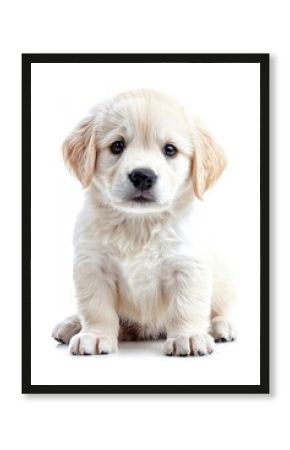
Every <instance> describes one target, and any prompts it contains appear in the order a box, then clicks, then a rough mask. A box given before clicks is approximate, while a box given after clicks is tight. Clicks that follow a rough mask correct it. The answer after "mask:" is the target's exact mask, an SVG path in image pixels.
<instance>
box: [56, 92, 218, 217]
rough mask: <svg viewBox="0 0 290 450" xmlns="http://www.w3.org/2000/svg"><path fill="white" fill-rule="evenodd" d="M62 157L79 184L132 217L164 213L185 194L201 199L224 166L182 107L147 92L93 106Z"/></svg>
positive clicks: (69, 139) (162, 96)
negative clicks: (188, 193)
mask: <svg viewBox="0 0 290 450" xmlns="http://www.w3.org/2000/svg"><path fill="white" fill-rule="evenodd" d="M64 153H65V158H66V160H67V161H68V163H69V165H70V166H71V168H72V169H73V170H74V171H75V173H76V174H77V176H78V177H79V179H80V180H81V182H82V183H83V185H84V186H88V185H89V184H91V183H92V184H93V185H94V186H95V187H96V188H97V190H98V191H99V193H101V196H102V199H103V201H105V202H106V203H109V204H110V205H111V206H112V207H114V208H118V209H121V210H123V211H128V212H136V213H140V212H141V213H149V212H154V211H157V212H158V211H161V210H165V209H169V208H170V206H171V205H172V204H173V203H174V202H177V201H178V199H180V198H181V197H182V196H183V195H184V194H185V192H188V191H189V190H191V192H192V193H193V191H194V192H195V193H196V195H197V196H199V197H200V196H201V195H202V193H203V192H204V190H205V189H206V188H207V187H208V186H209V185H210V184H212V182H213V181H214V179H215V178H216V177H217V176H218V174H217V172H221V170H222V168H223V166H224V161H222V160H221V156H220V155H221V153H219V150H218V147H217V146H215V145H213V141H212V139H211V138H210V137H209V136H208V135H207V134H206V133H205V132H202V131H201V130H198V129H195V128H194V127H193V124H192V123H191V122H190V121H189V119H188V117H187V115H186V113H185V111H184V110H183V108H182V107H181V106H180V105H179V104H177V103H176V102H175V101H173V100H172V99H169V98H168V97H166V96H164V95H162V94H159V93H156V92H152V91H135V92H128V93H125V94H121V95H119V96H117V97H115V98H114V99H112V100H109V101H107V102H105V103H104V104H102V105H100V106H98V107H97V108H96V110H95V111H94V113H93V114H92V115H91V116H90V117H89V118H88V119H85V120H84V121H83V122H82V123H81V124H80V125H79V126H78V127H77V129H76V130H75V131H74V132H73V133H72V135H71V136H69V138H68V139H67V141H66V142H65V144H64ZM199 153H201V154H199ZM209 153H212V156H210V155H209ZM210 160H211V161H210ZM211 164H212V166H213V167H212V169H210V168H209V167H208V168H207V167H206V166H210V165H211ZM208 169H209V170H208ZM206 172H211V173H206ZM214 172H216V174H214ZM210 177H211V178H212V180H210V179H209V178H210Z"/></svg>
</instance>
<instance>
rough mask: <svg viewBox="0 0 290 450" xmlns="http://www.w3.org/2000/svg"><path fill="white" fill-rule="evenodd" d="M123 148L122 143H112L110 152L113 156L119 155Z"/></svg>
mask: <svg viewBox="0 0 290 450" xmlns="http://www.w3.org/2000/svg"><path fill="white" fill-rule="evenodd" d="M124 148H125V144H124V142H123V141H115V142H113V144H112V145H111V152H112V153H113V154H114V155H119V154H120V153H122V151H123V150H124Z"/></svg>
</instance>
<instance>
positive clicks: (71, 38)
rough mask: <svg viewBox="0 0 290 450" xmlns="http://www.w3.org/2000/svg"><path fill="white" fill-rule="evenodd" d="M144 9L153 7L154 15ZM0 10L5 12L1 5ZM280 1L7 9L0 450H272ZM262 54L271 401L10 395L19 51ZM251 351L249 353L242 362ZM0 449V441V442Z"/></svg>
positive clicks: (281, 336)
mask: <svg viewBox="0 0 290 450" xmlns="http://www.w3.org/2000/svg"><path fill="white" fill-rule="evenodd" d="M153 4H154V7H153ZM3 5H4V3H3ZM287 6H288V2H286V1H283V0H280V1H275V2H273V1H257V2H255V3H253V2H252V1H249V0H244V1H239V2H231V1H225V0H220V1H219V2H215V1H207V2H203V3H201V2H187V1H180V2H178V4H176V2H171V1H168V2H166V5H165V3H163V2H162V3H161V2H160V4H157V3H156V2H150V1H148V0H147V1H146V3H145V2H144V4H141V2H133V1H126V0H125V1H123V2H112V1H107V2H106V3H105V4H104V3H103V4H102V6H100V4H96V3H95V2H93V1H85V2H82V3H80V2H76V1H63V2H62V3H60V2H59V1H57V2H56V1H50V2H45V3H44V2H36V1H26V2H20V1H19V2H17V1H10V2H9V4H7V3H6V4H5V9H4V7H3V6H2V11H1V18H2V24H1V28H0V30H1V31H0V32H1V44H2V68H1V73H0V77H1V83H0V90H1V92H0V94H1V124H2V128H1V129H2V133H1V139H2V142H1V157H2V173H1V177H0V180H1V194H2V195H1V201H2V214H3V212H4V211H5V215H4V214H3V215H2V220H1V235H0V236H1V249H2V251H1V265H2V266H1V269H2V270H1V273H2V274H3V276H2V277H1V294H2V295H1V300H2V308H3V309H4V310H3V313H2V321H1V325H2V361H1V380H2V382H1V410H2V413H3V414H2V416H3V417H2V422H1V423H2V432H1V445H2V446H3V447H4V446H5V447H4V448H8V449H10V448H11V449H12V448H17V447H19V446H23V447H24V446H25V447H29V448H31V449H38V448H39V446H40V445H41V447H42V448H43V449H51V448H60V447H63V448H66V447H69V448H71V449H79V448H86V447H88V446H90V447H91V446H96V447H97V446H98V447H102V448H112V447H118V448H124V446H126V448H127V447H128V445H132V446H133V445H138V447H139V448H141V449H147V448H152V447H166V448H170V449H175V448H192V447H201V448H205V449H207V448H213V447H214V448H220V447H222V448H223V449H232V448H237V449H244V448H245V447H246V446H251V447H263V448H264V449H272V448H273V446H276V445H277V440H278V439H279V441H280V442H283V445H285V446H286V445H287V444H288V441H289V437H288V434H289V433H288V428H287V425H288V421H289V415H288V409H289V408H288V402H289V362H288V336H287V330H288V326H289V313H290V311H289V301H288V299H289V294H290V292H289V281H288V280H289V262H288V249H289V228H290V220H289V213H288V211H289V207H288V204H289V201H288V196H289V189H290V186H289V164H290V159H289V145H288V141H289V137H288V136H289V114H288V105H289V95H290V89H289V78H290V64H289V44H287V42H288V41H289V31H288V17H289V14H288V11H287V9H288V8H287ZM76 51H80V52H98V51H102V52H116V51H119V52H122V51H123V52H126V51H127V52H134V51H135V52H150V51H151V52H158V51H159V52H174V51H176V52H271V54H272V56H271V147H272V156H271V174H272V188H271V198H272V210H271V225H272V233H271V234H272V244H271V266H272V282H271V297H272V305H271V325H272V334H271V350H272V352H271V353H272V358H271V392H272V393H271V395H269V396H263V395H262V396H261V395H248V396H241V395H223V396H219V395H216V396H213V395H199V396H141V395H135V396H119V397H116V396H109V395H106V396H83V395H78V396H66V395H58V396H57V395H52V396H47V395H34V396H28V395H25V396H23V395H21V393H20V390H21V388H20V386H21V385H20V366H21V358H20V333H21V320H20V295H21V283H20V264H21V262H20V258H19V249H20V217H21V216H20V211H21V210H20V173H21V172H20V169H21V160H20V154H21V153H20V151H21V133H20V123H21V109H20V96H21V75H20V73H21V72H20V71H21V59H20V54H21V52H76ZM250 351H251V349H250V348H249V352H250ZM2 441H3V442H2Z"/></svg>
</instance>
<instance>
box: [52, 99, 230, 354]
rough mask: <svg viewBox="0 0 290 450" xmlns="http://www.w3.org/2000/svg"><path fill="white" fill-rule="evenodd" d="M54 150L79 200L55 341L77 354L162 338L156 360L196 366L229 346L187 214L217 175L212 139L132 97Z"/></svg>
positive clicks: (209, 264)
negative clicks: (71, 309) (220, 344)
mask: <svg viewBox="0 0 290 450" xmlns="http://www.w3.org/2000/svg"><path fill="white" fill-rule="evenodd" d="M63 150H64V157H65V160H66V162H67V164H68V166H69V167H70V168H71V170H72V171H73V172H74V173H75V174H76V176H77V177H78V178H79V180H80V181H81V183H82V185H83V186H84V187H85V188H86V198H85V202H84V206H83V209H82V211H81V213H80V215H79V217H78V220H77V224H76V228H75V235H74V245H75V261H74V280H75V287H76V294H77V299H78V315H77V316H73V317H70V318H68V319H66V320H65V321H64V322H62V323H61V324H59V325H57V326H56V328H55V330H54V332H53V336H54V337H55V338H56V339H57V340H59V341H62V342H65V343H69V345H70V351H71V353H73V354H82V355H83V354H104V353H111V352H115V351H116V350H117V348H118V339H119V340H120V339H140V338H158V337H160V336H164V337H165V336H166V337H167V340H166V343H165V354H167V355H176V356H185V355H194V356H198V355H204V354H207V353H211V352H212V351H213V349H214V339H215V340H221V341H228V340H232V339H233V331H232V328H231V325H230V323H229V319H228V314H229V307H230V304H231V300H232V292H231V288H230V283H229V280H228V279H227V275H226V272H225V273H223V270H222V269H221V268H222V265H221V262H220V261H216V260H214V258H213V257H212V256H211V255H209V254H208V253H207V252H206V251H205V247H204V246H203V245H202V244H201V241H202V239H201V235H200V232H199V231H198V229H197V227H196V223H197V222H198V220H197V217H196V215H195V209H194V203H195V198H196V197H197V198H202V196H203V194H204V192H205V191H206V189H208V188H209V187H210V186H211V185H212V184H213V183H214V182H215V181H216V180H217V179H218V177H219V176H220V175H221V173H222V171H223V169H224V167H225V157H224V154H223V152H222V150H221V149H220V147H218V146H217V144H216V143H215V142H214V140H213V139H212V137H211V136H210V135H209V134H208V133H207V132H206V131H205V130H203V129H200V128H199V127H197V126H196V125H194V123H192V122H191V121H190V120H189V118H188V117H187V114H186V113H185V110H184V109H183V108H182V106H181V105H179V104H178V103H176V102H175V101H174V100H172V99H170V98H168V97H167V96H165V95H163V94H161V93H157V92H154V91H148V90H138V91H132V92H127V93H123V94H121V95H119V96H117V97H115V98H113V99H110V100H108V101H105V102H104V103H103V104H101V105H99V106H97V108H96V109H95V110H94V111H93V112H92V114H91V115H90V116H89V117H87V118H86V119H85V120H83V121H82V122H81V123H80V124H79V125H78V126H77V127H76V129H75V130H74V131H73V132H72V134H71V135H70V136H69V137H68V138H67V140H66V142H65V143H64V147H63Z"/></svg>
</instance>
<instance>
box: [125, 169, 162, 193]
mask: <svg viewBox="0 0 290 450" xmlns="http://www.w3.org/2000/svg"><path fill="white" fill-rule="evenodd" d="M128 177H129V180H130V181H131V182H132V183H133V184H134V186H135V187H136V188H137V189H140V190H141V191H146V190H147V189H150V188H151V187H152V186H153V185H154V184H155V183H156V179H157V176H156V175H155V173H154V172H153V170H151V169H141V168H140V169H135V170H132V172H131V173H129V175H128Z"/></svg>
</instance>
